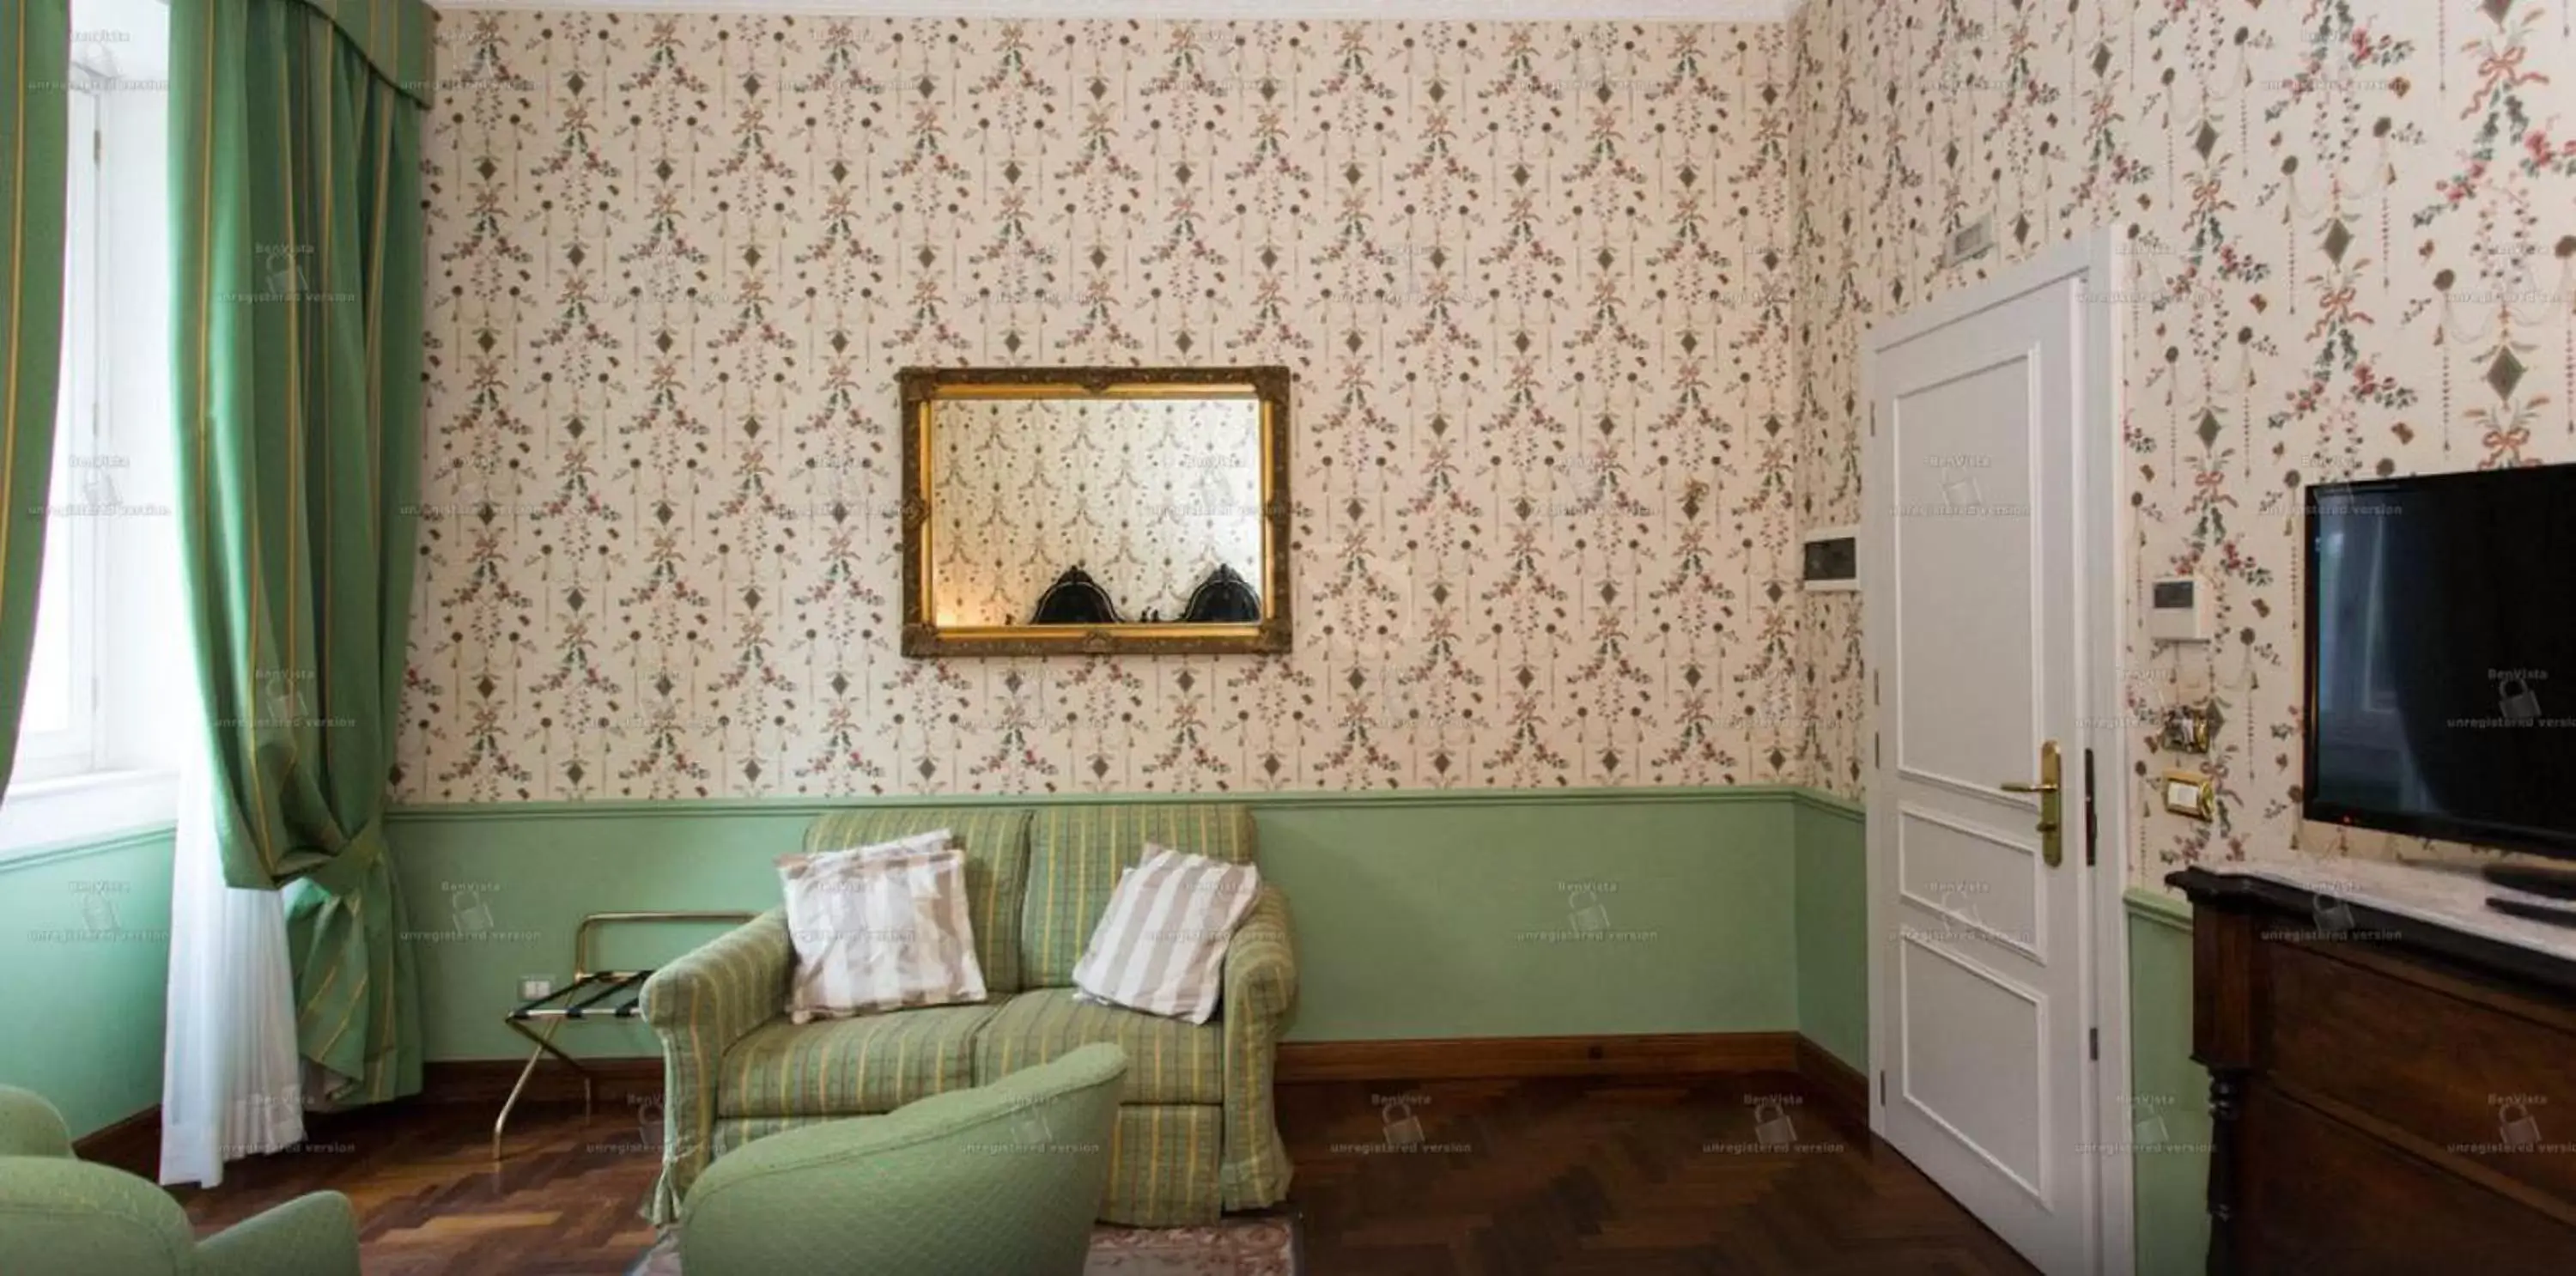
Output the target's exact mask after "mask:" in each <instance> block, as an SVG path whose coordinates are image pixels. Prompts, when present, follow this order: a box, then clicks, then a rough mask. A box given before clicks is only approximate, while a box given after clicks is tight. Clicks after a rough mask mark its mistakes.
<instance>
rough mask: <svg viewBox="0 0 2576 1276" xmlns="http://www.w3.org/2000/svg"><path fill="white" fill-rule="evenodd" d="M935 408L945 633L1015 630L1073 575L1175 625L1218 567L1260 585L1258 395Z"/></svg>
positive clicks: (1125, 613) (938, 584) (1126, 606)
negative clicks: (950, 628) (953, 629)
mask: <svg viewBox="0 0 2576 1276" xmlns="http://www.w3.org/2000/svg"><path fill="white" fill-rule="evenodd" d="M932 412H933V417H932V422H933V424H932V427H931V451H932V452H933V454H934V455H935V457H936V459H935V461H934V462H933V464H934V467H935V468H934V469H933V471H932V473H933V475H934V482H933V486H932V492H931V502H930V505H931V514H930V528H931V536H930V543H931V547H932V549H931V560H932V564H933V567H932V571H931V578H932V591H931V593H932V599H933V602H934V604H935V611H936V615H937V618H938V621H939V623H940V624H943V625H1015V624H1025V623H1027V622H1028V619H1029V614H1030V612H1032V611H1033V610H1035V609H1036V607H1037V603H1038V599H1039V598H1040V597H1042V596H1044V595H1045V593H1046V591H1047V587H1048V586H1049V585H1052V584H1054V583H1055V580H1056V577H1058V576H1059V575H1061V574H1062V573H1063V572H1064V571H1065V569H1067V568H1070V567H1079V568H1081V569H1083V571H1084V572H1085V573H1087V574H1088V575H1089V576H1090V577H1091V578H1092V579H1093V580H1094V581H1096V582H1098V583H1099V585H1100V587H1101V590H1102V591H1103V592H1105V593H1106V594H1108V595H1109V601H1110V602H1111V603H1112V604H1113V605H1115V606H1116V607H1117V609H1118V614H1119V615H1120V616H1121V617H1123V618H1125V619H1128V620H1143V619H1146V618H1147V617H1148V616H1149V614H1150V615H1151V616H1152V618H1154V619H1159V620H1178V619H1180V618H1181V615H1182V613H1183V611H1185V610H1186V609H1187V608H1188V606H1189V601H1190V595H1191V593H1192V592H1193V591H1195V590H1196V589H1197V588H1198V585H1199V582H1200V581H1202V580H1205V579H1206V578H1207V576H1208V574H1209V573H1210V572H1213V571H1214V570H1216V569H1217V568H1218V567H1220V566H1224V567H1230V568H1232V569H1234V572H1235V574H1236V575H1238V576H1240V577H1242V578H1243V579H1244V580H1245V581H1246V582H1248V583H1250V584H1251V585H1252V586H1253V588H1254V589H1256V590H1258V589H1259V588H1261V586H1262V581H1263V576H1262V570H1261V563H1262V559H1261V404H1260V402H1259V401H1258V400H1254V399H1124V400H1111V401H1107V402H1102V403H1082V402H1064V401H1056V402H1046V401H1041V400H1035V399H958V400H951V401H947V402H943V403H940V404H938V405H936V406H935V407H934V408H933V409H932Z"/></svg>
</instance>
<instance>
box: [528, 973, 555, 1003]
mask: <svg viewBox="0 0 2576 1276" xmlns="http://www.w3.org/2000/svg"><path fill="white" fill-rule="evenodd" d="M554 995H555V979H554V976H552V975H521V976H519V1000H521V1001H536V1000H539V999H541V998H545V997H551V996H554Z"/></svg>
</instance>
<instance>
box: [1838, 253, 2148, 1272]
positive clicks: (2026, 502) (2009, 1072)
mask: <svg viewBox="0 0 2576 1276" xmlns="http://www.w3.org/2000/svg"><path fill="white" fill-rule="evenodd" d="M2078 296H2079V291H2078V280H2076V279H2066V280H2061V281H2059V282H2058V283H2056V284H2052V285H2050V286H2048V287H2045V288H2042V289H2039V290H2036V291H2032V292H2028V293H2024V294H2022V295H2020V296H2018V297H2014V298H2011V299H2009V300H2004V301H2000V302H1998V303H1997V304H1995V305H1992V306H1990V307H1988V308H1986V309H1984V310H1981V311H1978V312H1976V313H1974V314H1971V315H1969V316H1967V317H1965V318H1962V319H1959V320H1957V321H1954V322H1952V323H1950V324H1947V325H1944V326H1941V327H1937V328H1933V329H1931V330H1929V331H1927V332H1924V333H1922V334H1920V335H1917V336H1915V337H1913V338H1911V339H1910V340H1907V341H1905V342H1903V343H1901V344H1897V345H1894V346H1892V347H1887V348H1882V349H1881V350H1879V351H1878V352H1877V356H1876V371H1875V379H1874V381H1873V385H1872V390H1873V394H1874V395H1875V396H1876V402H1875V404H1874V409H1875V411H1874V416H1873V422H1872V430H1873V433H1872V434H1871V436H1870V437H1869V439H1868V440H1867V446H1868V450H1869V452H1870V461H1869V465H1870V468H1869V470H1868V471H1867V473H1866V474H1865V476H1864V486H1865V488H1867V490H1870V491H1872V492H1875V493H1879V494H1882V495H1879V496H1876V497H1873V498H1872V499H1873V501H1884V502H1885V503H1884V504H1883V505H1874V506H1873V508H1872V510H1871V511H1870V512H1871V515H1872V520H1871V523H1870V528H1871V532H1870V535H1871V541H1870V545H1869V547H1868V550H1867V551H1865V552H1874V553H1875V554H1876V555H1878V558H1877V561H1878V563H1879V564H1880V565H1881V566H1880V569H1879V570H1878V571H1877V572H1876V573H1875V574H1874V575H1873V577H1872V588H1871V592H1870V593H1869V594H1868V596H1867V597H1866V599H1865V600H1864V604H1863V605H1864V609H1865V611H1866V613H1867V616H1868V617H1869V623H1868V632H1869V640H1870V647H1871V653H1870V654H1871V658H1872V665H1873V667H1874V668H1876V669H1878V670H1879V671H1880V675H1879V676H1880V685H1879V687H1878V695H1877V700H1878V718H1879V721H1878V730H1879V752H1878V754H1877V759H1876V764H1875V767H1874V770H1873V773H1872V776H1871V783H1870V791H1869V792H1870V837H1871V839H1872V841H1873V844H1874V852H1873V853H1874V855H1875V856H1876V862H1877V863H1878V865H1880V866H1881V867H1880V869H1879V870H1878V871H1877V873H1876V874H1875V878H1874V880H1875V881H1876V882H1877V885H1876V886H1875V887H1874V889H1875V890H1876V891H1878V892H1879V894H1878V896H1877V898H1876V900H1875V903H1876V905H1877V907H1876V909H1875V910H1874V916H1875V917H1877V918H1878V919H1879V920H1878V925H1879V927H1880V931H1879V933H1877V934H1876V935H1875V936H1874V937H1873V939H1872V942H1873V943H1874V944H1878V945H1882V946H1883V947H1882V949H1881V956H1880V960H1881V963H1882V966H1883V969H1884V970H1885V971H1886V972H1887V979H1886V983H1885V984H1884V985H1883V988H1884V990H1885V992H1886V995H1887V998H1888V1004H1887V1005H1886V1006H1885V1007H1884V1009H1883V1011H1882V1014H1883V1015H1884V1016H1885V1018H1884V1020H1883V1022H1882V1029H1881V1037H1880V1040H1881V1041H1882V1042H1883V1043H1884V1044H1885V1046H1886V1052H1885V1054H1884V1055H1883V1056H1882V1058H1881V1060H1880V1066H1881V1067H1883V1068H1885V1069H1887V1071H1888V1072H1889V1078H1888V1080H1889V1085H1888V1094H1887V1096H1886V1102H1885V1105H1884V1108H1883V1109H1882V1111H1881V1114H1880V1115H1881V1125H1882V1132H1883V1134H1884V1135H1885V1137H1886V1138H1887V1140H1888V1141H1889V1142H1890V1143H1892V1144H1894V1145H1895V1146H1896V1148H1897V1149H1898V1150H1899V1151H1901V1152H1903V1153H1904V1154H1905V1155H1906V1156H1907V1157H1909V1158H1911V1159H1912V1160H1913V1161H1914V1162H1915V1163H1916V1164H1917V1165H1920V1166H1922V1167H1923V1169H1924V1171H1925V1172H1926V1173H1927V1174H1929V1175H1931V1177H1932V1178H1933V1180H1934V1181H1935V1182H1938V1183H1939V1184H1941V1186H1942V1187H1943V1188H1944V1189H1945V1190H1947V1191H1948V1192H1949V1193H1950V1194H1951V1195H1952V1196H1954V1197H1956V1198H1958V1200H1959V1201H1960V1202H1961V1203H1962V1204H1964V1205H1966V1206H1967V1207H1968V1208H1969V1209H1970V1210H1972V1211H1974V1212H1975V1213H1976V1214H1977V1216H1978V1217H1979V1218H1980V1219H1982V1220H1984V1221H1985V1222H1986V1224H1987V1225H1988V1226H1990V1227H1993V1228H1994V1229H1995V1231H1996V1233H1997V1234H1999V1235H2001V1236H2002V1237H2003V1238H2004V1239H2005V1240H2006V1241H2008V1242H2010V1243H2011V1244H2012V1245H2013V1247H2014V1248H2016V1249H2018V1250H2020V1251H2021V1252H2022V1254H2023V1255H2024V1256H2026V1257H2028V1258H2029V1259H2030V1260H2031V1261H2032V1262H2033V1263H2035V1264H2037V1265H2038V1266H2039V1267H2040V1268H2041V1270H2043V1271H2047V1272H2049V1273H2051V1276H2058V1274H2060V1273H2068V1274H2072V1273H2084V1272H2092V1271H2095V1270H2097V1263H2098V1261H2099V1258H2100V1249H2101V1246H2100V1239H2099V1236H2098V1230H2099V1229H2098V1225H2097V1221H2096V1220H2095V1218H2094V1216H2093V1200H2094V1197H2095V1191H2096V1184H2097V1182H2098V1180H2099V1175H2100V1168H2101V1167H2100V1164H2099V1158H2098V1157H2097V1156H2095V1155H2094V1154H2093V1153H2092V1151H2091V1150H2090V1149H2089V1148H2088V1146H2087V1144H2086V1135H2085V1133H2084V1132H2085V1130H2086V1129H2087V1128H2088V1123H2087V1121H2086V1117H2085V1114H2086V1113H2087V1112H2088V1111H2089V1110H2090V1104H2091V1103H2092V1099H2093V1096H2092V1093H2091V1087H2092V1085H2093V1083H2094V1076H2093V1071H2092V1067H2091V1063H2090V1059H2089V1055H2088V1050H2087V1039H2086V1030H2087V1027H2088V1021H2089V1018H2090V1013H2091V1012H2090V1010H2089V1008H2088V1007H2089V1003H2088V1001H2087V999H2086V988H2087V981H2088V979H2089V975H2090V972H2089V970H2088V969H2087V963H2086V946H2085V940H2086V937H2087V932H2086V930H2085V926H2084V914H2083V895H2082V891H2083V888H2084V883H2085V880H2086V879H2085V877H2084V874H2085V872H2086V870H2085V868H2084V865H2083V841H2082V823H2083V795H2082V792H2081V786H2082V780H2083V774H2084V770H2083V744H2082V738H2081V735H2080V730H2081V724H2080V723H2079V722H2078V721H2077V718H2078V708H2077V706H2078V704H2079V700H2078V696H2077V690H2078V687H2077V677H2078V669H2079V664H2080V662H2079V659H2078V652H2077V650H2076V643H2077V638H2078V634H2079V632H2080V630H2079V627H2078V625H2077V623H2076V620H2077V615H2076V613H2077V607H2078V598H2079V592H2078V588H2077V581H2076V579H2075V544H2074V535H2075V526H2076V523H2075V514H2076V511H2075V507H2074V500H2073V492H2074V490H2075V468H2074V455H2075V453H2074V440H2073V425H2074V423H2075V422H2076V421H2077V420H2079V419H2080V411H2079V407H2078V403H2077V398H2076V395H2077V391H2078V389H2079V385H2078V381H2077V374H2078V369H2077V368H2076V367H2075V362H2074V361H2075V359H2076V358H2077V350H2078V347H2077V343H2076V336H2077V333H2078V331H2079V329H2080V317H2081V316H2080V311H2079V310H2078ZM1881 617H1884V618H1886V619H1885V621H1884V622H1881V621H1880V620H1879V618H1881ZM2050 741H2054V742H2056V743H2057V744H2058V746H2060V748H2061V749H2062V750H2063V751H2064V766H2063V769H2062V773H2061V775H2060V777H2059V780H2060V783H2061V784H2062V785H2064V786H2066V788H2067V790H2068V791H2066V792H2064V793H2063V794H2062V795H2061V797H2062V800H2061V801H2060V802H2059V803H2058V804H2057V810H2058V813H2059V814H2058V818H2059V822H2060V824H2061V829H2060V831H2059V833H2058V835H2057V837H2056V839H2055V842H2056V845H2057V846H2058V848H2059V850H2060V855H2061V862H2060V863H2059V864H2057V865H2055V866H2051V865H2049V864H2048V863H2047V855H2046V853H2047V850H2048V847H2049V845H2050V840H2051V839H2049V838H2048V837H2047V836H2046V835H2044V834H2043V833H2042V831H2041V830H2040V828H2039V824H2040V822H2041V819H2042V811H2043V806H2042V803H2041V800H2040V799H2039V797H2037V796H2036V795H2033V794H2028V793H2013V792H2007V791H2006V790H2005V786H2006V785H2008V784H2014V783H2023V784H2027V783H2030V782H2034V781H2036V780H2038V779H2039V770H2040V754H2041V749H2042V746H2043V745H2044V744H2045V743H2047V742H2050Z"/></svg>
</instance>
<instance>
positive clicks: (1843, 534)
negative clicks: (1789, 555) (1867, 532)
mask: <svg viewBox="0 0 2576 1276" xmlns="http://www.w3.org/2000/svg"><path fill="white" fill-rule="evenodd" d="M1804 539H1805V542H1806V544H1805V554H1804V557H1803V560H1802V561H1801V563H1800V564H1799V570H1798V577H1799V579H1800V580H1801V581H1802V582H1804V583H1805V585H1806V587H1807V588H1809V589H1812V590H1819V591H1822V592H1825V593H1845V594H1848V593H1853V592H1856V591H1857V590H1859V589H1860V529H1859V528H1856V527H1819V528H1817V529H1816V530H1814V531H1812V532H1809V533H1807V535H1806V537H1805V538H1804Z"/></svg>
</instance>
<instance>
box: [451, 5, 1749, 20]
mask: <svg viewBox="0 0 2576 1276" xmlns="http://www.w3.org/2000/svg"><path fill="white" fill-rule="evenodd" d="M429 3H430V4H431V5H433V6H435V7H437V8H440V9H446V10H465V9H551V10H570V9H616V10H623V11H626V12H630V13H631V12H643V11H653V10H658V11H660V12H663V13H829V14H853V15H860V16H866V17H890V18H1203V19H1208V20H1211V21H1214V20H1221V19H1226V18H1279V19H1290V20H1295V19H1306V18H1314V19H1342V18H1381V19H1404V18H1410V19H1417V20H1421V19H1453V20H1454V19H1474V20H1477V21H1483V22H1578V21H1586V20H1635V21H1662V22H1778V21H1781V20H1784V19H1786V18H1787V17H1788V16H1789V12H1790V10H1792V9H1794V8H1796V7H1797V5H1798V3H1799V0H429Z"/></svg>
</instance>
